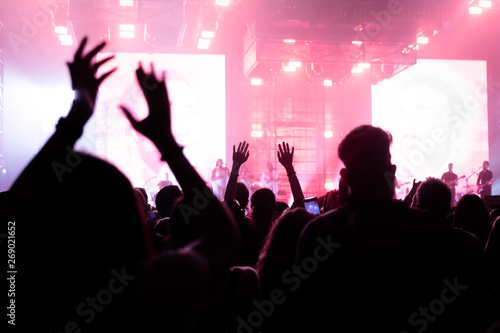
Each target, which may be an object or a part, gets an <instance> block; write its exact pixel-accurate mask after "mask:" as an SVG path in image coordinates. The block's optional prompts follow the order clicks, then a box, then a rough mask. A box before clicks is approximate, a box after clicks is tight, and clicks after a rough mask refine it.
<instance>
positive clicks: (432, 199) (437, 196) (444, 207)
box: [415, 177, 451, 216]
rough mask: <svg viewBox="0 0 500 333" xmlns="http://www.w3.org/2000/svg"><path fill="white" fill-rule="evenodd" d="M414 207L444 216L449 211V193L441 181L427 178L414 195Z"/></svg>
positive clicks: (446, 186)
mask: <svg viewBox="0 0 500 333" xmlns="http://www.w3.org/2000/svg"><path fill="white" fill-rule="evenodd" d="M415 197H416V199H415V201H416V202H415V206H416V208H418V209H422V210H427V211H431V212H434V213H438V214H440V215H442V216H446V215H447V214H448V212H449V210H450V202H451V191H450V189H449V187H448V185H446V184H445V183H444V182H443V181H441V180H440V179H437V178H432V177H428V178H427V179H426V180H425V181H423V182H422V183H421V184H420V186H419V187H418V189H417V193H416V194H415Z"/></svg>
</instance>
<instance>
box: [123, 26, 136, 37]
mask: <svg viewBox="0 0 500 333" xmlns="http://www.w3.org/2000/svg"><path fill="white" fill-rule="evenodd" d="M120 38H135V25H133V24H120Z"/></svg>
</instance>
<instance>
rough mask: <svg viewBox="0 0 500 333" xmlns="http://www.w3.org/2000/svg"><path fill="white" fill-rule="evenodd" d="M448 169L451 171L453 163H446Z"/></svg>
mask: <svg viewBox="0 0 500 333" xmlns="http://www.w3.org/2000/svg"><path fill="white" fill-rule="evenodd" d="M448 171H453V163H450V164H448Z"/></svg>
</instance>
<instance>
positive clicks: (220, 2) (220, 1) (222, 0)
mask: <svg viewBox="0 0 500 333" xmlns="http://www.w3.org/2000/svg"><path fill="white" fill-rule="evenodd" d="M229 2H230V0H215V4H216V5H217V6H221V7H227V6H229Z"/></svg>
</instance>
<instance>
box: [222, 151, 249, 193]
mask: <svg viewBox="0 0 500 333" xmlns="http://www.w3.org/2000/svg"><path fill="white" fill-rule="evenodd" d="M248 156H250V152H249V151H248V143H247V142H246V141H243V142H240V143H239V144H238V150H236V146H233V167H232V169H231V174H230V176H229V180H228V181H227V187H226V193H224V201H226V202H231V201H233V200H234V198H235V196H236V183H237V182H238V176H239V173H240V167H241V166H242V165H243V163H245V162H246V161H247V160H248Z"/></svg>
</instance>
